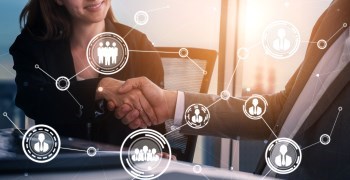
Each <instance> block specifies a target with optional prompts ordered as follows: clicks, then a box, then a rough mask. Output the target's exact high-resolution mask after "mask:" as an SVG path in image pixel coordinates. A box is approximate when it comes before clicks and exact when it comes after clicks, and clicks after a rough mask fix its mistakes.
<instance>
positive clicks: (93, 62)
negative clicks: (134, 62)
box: [86, 32, 129, 75]
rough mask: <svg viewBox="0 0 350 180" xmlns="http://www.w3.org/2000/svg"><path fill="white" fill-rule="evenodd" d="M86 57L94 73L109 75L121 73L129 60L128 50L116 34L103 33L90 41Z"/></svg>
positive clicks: (123, 41)
mask: <svg viewBox="0 0 350 180" xmlns="http://www.w3.org/2000/svg"><path fill="white" fill-rule="evenodd" d="M86 57H87V59H88V62H89V64H90V66H91V67H92V69H94V70H95V71H96V72H98V73H101V74H104V75H110V74H115V73H117V72H119V71H121V70H122V69H123V68H124V67H125V65H126V63H127V62H128V59H129V48H128V45H127V44H126V42H125V40H124V39H123V38H122V37H120V36H119V35H118V34H115V33H112V32H104V33H100V34H97V35H96V36H95V37H93V38H92V39H91V41H90V42H89V45H88V47H87V49H86Z"/></svg>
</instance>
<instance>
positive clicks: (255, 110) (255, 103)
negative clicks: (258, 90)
mask: <svg viewBox="0 0 350 180" xmlns="http://www.w3.org/2000/svg"><path fill="white" fill-rule="evenodd" d="M252 104H253V106H252V107H250V108H249V110H248V112H249V114H250V115H252V116H259V115H260V114H261V113H262V108H261V107H259V106H258V104H259V100H258V99H257V98H254V99H253V100H252Z"/></svg>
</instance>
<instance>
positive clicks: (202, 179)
mask: <svg viewBox="0 0 350 180" xmlns="http://www.w3.org/2000/svg"><path fill="white" fill-rule="evenodd" d="M193 166H194V164H190V163H184V162H176V161H173V162H171V164H170V166H169V168H168V170H167V171H166V172H165V173H164V174H163V175H162V176H160V177H159V178H158V179H167V180H185V179H191V180H208V179H231V180H235V179H240V180H242V179H243V180H244V179H249V180H255V179H256V180H261V179H262V177H261V176H256V175H253V174H249V173H244V172H239V171H228V170H224V169H219V168H214V167H208V166H201V167H202V171H201V172H200V173H194V172H193ZM0 179H7V180H11V179H16V180H20V179H30V180H32V179H36V180H37V179H38V180H40V179H62V180H70V179H74V180H80V179H81V180H90V179H91V180H95V179H128V180H130V179H133V178H132V177H131V176H130V175H129V174H127V173H126V171H124V169H100V170H89V171H86V170H84V169H81V170H76V171H68V172H42V173H39V172H36V173H30V172H28V173H25V172H24V173H22V174H10V175H2V176H0ZM265 179H271V178H265Z"/></svg>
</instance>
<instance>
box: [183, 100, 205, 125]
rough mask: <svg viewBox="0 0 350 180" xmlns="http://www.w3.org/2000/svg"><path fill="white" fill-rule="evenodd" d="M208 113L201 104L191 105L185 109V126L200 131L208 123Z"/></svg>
mask: <svg viewBox="0 0 350 180" xmlns="http://www.w3.org/2000/svg"><path fill="white" fill-rule="evenodd" d="M209 119H210V112H209V110H208V108H207V107H205V106H204V105H202V104H192V105H191V106H189V107H188V108H187V109H186V112H185V120H186V123H187V125H189V126H190V127H191V128H194V129H201V128H203V127H204V126H206V125H207V124H208V123H209Z"/></svg>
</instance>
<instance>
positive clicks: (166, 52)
mask: <svg viewBox="0 0 350 180" xmlns="http://www.w3.org/2000/svg"><path fill="white" fill-rule="evenodd" d="M129 52H142V53H164V54H177V53H179V52H168V51H143V50H129Z"/></svg>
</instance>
